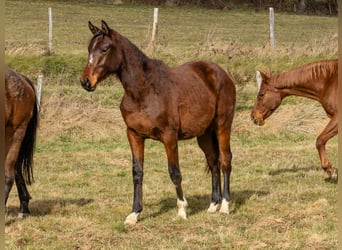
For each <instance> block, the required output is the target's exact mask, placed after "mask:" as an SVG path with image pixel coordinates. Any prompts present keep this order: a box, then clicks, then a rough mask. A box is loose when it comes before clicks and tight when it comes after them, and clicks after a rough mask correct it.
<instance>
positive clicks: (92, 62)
mask: <svg viewBox="0 0 342 250" xmlns="http://www.w3.org/2000/svg"><path fill="white" fill-rule="evenodd" d="M88 26H89V29H90V31H91V32H92V33H93V35H94V36H93V38H92V39H91V41H90V43H89V46H88V53H89V54H88V62H87V65H86V67H85V69H84V71H83V74H82V76H81V79H80V81H81V84H82V87H83V88H84V89H86V90H88V91H94V90H95V89H96V85H97V83H99V82H100V81H102V80H104V79H105V78H106V77H107V76H109V75H110V74H112V73H115V72H116V71H117V70H118V68H119V67H120V64H121V61H122V54H121V50H120V49H119V48H118V46H119V44H118V43H117V42H116V40H117V37H116V36H117V33H116V32H115V31H113V30H112V29H110V28H109V27H108V25H107V23H106V22H105V21H102V27H101V29H99V28H97V27H96V26H94V25H93V24H92V23H91V22H90V21H89V23H88Z"/></svg>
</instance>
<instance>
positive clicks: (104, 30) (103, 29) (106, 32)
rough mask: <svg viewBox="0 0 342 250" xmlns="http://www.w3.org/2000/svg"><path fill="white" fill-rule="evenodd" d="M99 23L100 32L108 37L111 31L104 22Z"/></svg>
mask: <svg viewBox="0 0 342 250" xmlns="http://www.w3.org/2000/svg"><path fill="white" fill-rule="evenodd" d="M101 22H102V32H103V33H104V34H106V35H109V34H110V32H111V29H110V28H109V27H108V25H107V23H106V22H105V21H103V20H102V21H101Z"/></svg>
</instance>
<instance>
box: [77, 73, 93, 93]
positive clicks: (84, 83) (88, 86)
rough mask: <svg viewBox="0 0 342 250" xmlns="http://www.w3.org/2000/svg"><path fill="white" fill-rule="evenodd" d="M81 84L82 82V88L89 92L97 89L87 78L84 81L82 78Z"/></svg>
mask: <svg viewBox="0 0 342 250" xmlns="http://www.w3.org/2000/svg"><path fill="white" fill-rule="evenodd" d="M80 82H81V85H82V87H83V88H84V89H85V90H87V91H89V92H92V91H94V90H95V88H96V87H93V86H91V83H90V81H89V78H88V77H86V78H84V79H82V78H81V79H80Z"/></svg>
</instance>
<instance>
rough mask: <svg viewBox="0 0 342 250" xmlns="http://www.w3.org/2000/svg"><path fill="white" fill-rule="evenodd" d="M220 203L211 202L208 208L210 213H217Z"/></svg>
mask: <svg viewBox="0 0 342 250" xmlns="http://www.w3.org/2000/svg"><path fill="white" fill-rule="evenodd" d="M218 206H219V204H218V203H216V204H215V203H214V202H212V203H210V206H209V208H208V213H215V212H216V211H217V208H218Z"/></svg>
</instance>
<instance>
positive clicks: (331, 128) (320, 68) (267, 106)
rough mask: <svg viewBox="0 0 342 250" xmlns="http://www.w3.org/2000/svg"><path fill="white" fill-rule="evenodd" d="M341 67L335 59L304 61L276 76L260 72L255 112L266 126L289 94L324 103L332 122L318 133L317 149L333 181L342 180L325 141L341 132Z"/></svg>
mask: <svg viewBox="0 0 342 250" xmlns="http://www.w3.org/2000/svg"><path fill="white" fill-rule="evenodd" d="M337 69H338V60H337V59H335V60H323V61H318V62H313V63H308V64H304V65H302V66H298V67H295V68H293V69H290V70H287V71H284V72H281V73H278V74H275V75H272V74H271V73H270V72H266V73H263V72H259V71H257V73H256V79H257V83H258V96H257V98H256V102H255V104H254V107H253V109H252V112H251V118H252V120H253V121H254V123H255V124H257V125H263V124H264V122H265V121H264V120H265V119H266V118H268V117H269V116H270V115H271V114H272V113H273V112H274V111H275V110H276V109H277V108H278V106H279V105H280V104H281V101H282V100H283V99H284V98H285V97H287V96H290V95H295V96H303V97H307V98H311V99H313V100H316V101H318V102H320V103H321V105H322V107H323V109H324V110H325V112H326V114H327V115H328V117H329V118H330V121H329V123H328V125H327V126H326V127H325V129H324V130H323V132H322V133H321V134H320V135H319V136H318V138H317V140H316V148H317V150H318V153H319V157H320V161H321V166H322V168H323V170H324V171H325V172H326V173H327V174H328V176H329V178H330V179H331V180H332V181H337V179H338V175H337V169H336V168H333V167H332V164H331V163H330V161H329V159H328V157H327V154H326V149H325V144H326V143H327V141H328V140H329V139H330V138H332V137H333V136H335V135H336V134H337V132H338V131H337V130H338V129H337V128H338V119H337V117H338V108H337V86H338V81H337V75H338V73H337V72H338V70H337Z"/></svg>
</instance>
